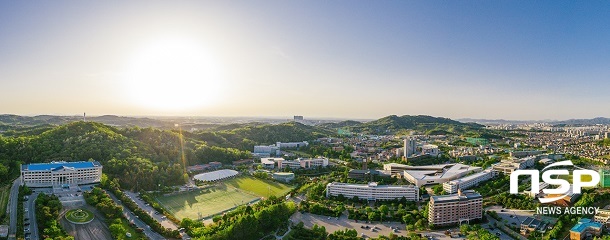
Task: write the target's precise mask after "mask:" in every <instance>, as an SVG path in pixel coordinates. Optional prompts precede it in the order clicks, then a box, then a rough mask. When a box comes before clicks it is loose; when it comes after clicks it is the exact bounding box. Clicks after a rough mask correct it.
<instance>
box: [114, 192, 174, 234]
mask: <svg viewBox="0 0 610 240" xmlns="http://www.w3.org/2000/svg"><path fill="white" fill-rule="evenodd" d="M123 192H124V193H125V194H127V196H129V197H130V198H131V200H133V201H134V202H135V203H136V204H138V207H140V208H141V209H142V210H144V212H146V213H148V215H150V216H151V217H152V218H153V219H155V220H157V222H159V223H160V224H161V226H163V227H165V228H169V229H171V230H177V229H178V226H177V225H176V224H175V223H174V222H172V221H170V220H168V219H167V218H163V216H164V215H162V214H155V212H156V211H157V210H155V209H154V208H153V207H152V206H149V205H146V202H144V201H142V200H140V199H138V194H137V193H134V192H130V191H123Z"/></svg>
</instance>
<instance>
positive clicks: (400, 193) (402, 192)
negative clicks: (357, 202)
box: [326, 182, 419, 201]
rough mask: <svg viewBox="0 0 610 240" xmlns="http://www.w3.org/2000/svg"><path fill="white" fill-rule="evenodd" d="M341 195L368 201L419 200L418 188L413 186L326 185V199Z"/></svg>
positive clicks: (370, 184)
mask: <svg viewBox="0 0 610 240" xmlns="http://www.w3.org/2000/svg"><path fill="white" fill-rule="evenodd" d="M339 195H343V196H344V197H346V198H354V197H358V199H366V200H369V201H376V200H394V199H402V198H403V197H404V198H405V199H407V200H408V201H417V200H419V188H417V187H415V186H413V185H377V183H375V182H371V183H369V184H348V183H337V182H333V183H329V184H328V185H326V197H330V196H339Z"/></svg>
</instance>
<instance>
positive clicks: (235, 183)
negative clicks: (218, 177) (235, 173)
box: [223, 177, 292, 198]
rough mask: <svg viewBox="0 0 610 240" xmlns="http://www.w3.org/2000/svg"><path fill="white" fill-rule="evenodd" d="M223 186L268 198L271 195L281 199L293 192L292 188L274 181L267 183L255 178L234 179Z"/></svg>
mask: <svg viewBox="0 0 610 240" xmlns="http://www.w3.org/2000/svg"><path fill="white" fill-rule="evenodd" d="M223 184H226V185H229V186H231V187H234V188H239V189H242V190H244V191H248V192H251V193H254V194H256V195H259V196H262V197H266V198H267V197H270V196H271V195H275V196H276V197H281V196H284V195H286V194H288V192H290V190H292V187H291V186H288V185H285V184H281V183H278V182H273V181H265V180H261V179H258V178H254V177H239V178H233V179H230V180H227V181H225V182H223Z"/></svg>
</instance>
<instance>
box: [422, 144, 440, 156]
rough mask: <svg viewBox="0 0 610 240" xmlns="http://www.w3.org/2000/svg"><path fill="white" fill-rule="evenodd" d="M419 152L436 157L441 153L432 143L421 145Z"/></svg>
mask: <svg viewBox="0 0 610 240" xmlns="http://www.w3.org/2000/svg"><path fill="white" fill-rule="evenodd" d="M421 154H424V155H429V156H432V157H438V155H440V154H441V151H440V150H439V149H438V146H436V145H433V144H426V145H423V146H421Z"/></svg>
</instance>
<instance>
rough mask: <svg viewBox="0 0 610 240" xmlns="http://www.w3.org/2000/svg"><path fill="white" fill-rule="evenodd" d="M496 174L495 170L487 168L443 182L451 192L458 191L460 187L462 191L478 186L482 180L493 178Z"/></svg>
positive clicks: (445, 187) (446, 190)
mask: <svg viewBox="0 0 610 240" xmlns="http://www.w3.org/2000/svg"><path fill="white" fill-rule="evenodd" d="M494 176H495V173H494V172H493V171H491V170H485V171H482V172H479V173H475V174H472V175H470V176H466V177H463V178H460V179H456V180H452V181H449V182H446V183H443V190H445V192H447V193H449V194H453V193H457V191H458V189H459V190H462V191H464V190H466V189H470V188H471V187H474V186H477V185H479V184H480V183H482V182H485V181H487V180H489V179H492V178H493V177H494Z"/></svg>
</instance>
